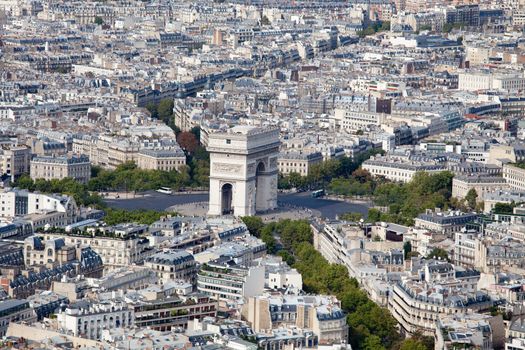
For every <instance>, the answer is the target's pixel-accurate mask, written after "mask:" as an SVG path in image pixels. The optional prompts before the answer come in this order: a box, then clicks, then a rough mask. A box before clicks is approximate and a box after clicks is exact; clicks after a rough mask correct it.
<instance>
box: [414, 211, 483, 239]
mask: <svg viewBox="0 0 525 350" xmlns="http://www.w3.org/2000/svg"><path fill="white" fill-rule="evenodd" d="M477 217H478V215H477V214H475V213H463V212H460V211H446V212H441V211H435V212H434V211H431V210H427V211H426V212H425V213H423V214H419V215H418V216H417V218H416V219H415V225H414V226H415V227H418V228H425V229H427V230H430V231H434V232H439V233H442V234H445V235H447V236H450V237H453V236H454V234H455V233H456V232H460V231H461V230H463V229H464V228H465V227H466V225H467V224H468V223H469V222H473V221H475V220H476V218H477Z"/></svg>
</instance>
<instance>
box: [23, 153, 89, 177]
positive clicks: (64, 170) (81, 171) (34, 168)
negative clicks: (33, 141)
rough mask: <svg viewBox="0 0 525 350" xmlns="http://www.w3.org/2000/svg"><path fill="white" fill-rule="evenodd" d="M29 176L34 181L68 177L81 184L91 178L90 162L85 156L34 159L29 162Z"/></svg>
mask: <svg viewBox="0 0 525 350" xmlns="http://www.w3.org/2000/svg"><path fill="white" fill-rule="evenodd" d="M30 174H31V178H32V179H33V180H36V179H45V180H52V179H58V180H61V179H64V178H67V177H70V178H72V179H75V180H77V181H79V182H82V183H87V182H88V181H89V179H90V178H91V162H90V161H89V158H88V157H87V156H84V155H82V156H73V157H67V156H63V157H35V158H33V159H32V160H31V162H30Z"/></svg>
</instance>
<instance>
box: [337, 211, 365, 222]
mask: <svg viewBox="0 0 525 350" xmlns="http://www.w3.org/2000/svg"><path fill="white" fill-rule="evenodd" d="M339 219H341V220H346V221H353V222H359V221H361V219H363V215H361V213H344V214H342V215H341V216H340V217H339Z"/></svg>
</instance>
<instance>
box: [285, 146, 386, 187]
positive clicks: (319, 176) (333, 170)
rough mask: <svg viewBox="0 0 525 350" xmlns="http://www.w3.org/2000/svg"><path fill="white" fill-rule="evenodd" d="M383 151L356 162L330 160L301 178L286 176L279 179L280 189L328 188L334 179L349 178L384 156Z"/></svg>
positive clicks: (361, 155)
mask: <svg viewBox="0 0 525 350" xmlns="http://www.w3.org/2000/svg"><path fill="white" fill-rule="evenodd" d="M382 153H383V151H382V150H379V149H373V150H370V151H367V152H364V153H362V154H360V155H359V156H357V157H356V158H355V159H354V160H353V159H351V158H348V157H346V156H345V157H342V158H339V159H330V160H327V161H324V162H322V163H320V164H316V165H313V166H312V167H311V168H310V169H309V171H308V175H307V176H301V175H300V174H298V173H290V174H289V175H286V176H280V177H279V188H280V189H291V188H297V189H314V188H320V187H326V186H328V185H329V184H330V182H331V181H332V180H333V179H336V178H343V179H346V178H349V177H351V175H352V173H353V172H354V171H356V170H358V169H359V167H360V166H361V164H362V163H363V162H364V161H365V160H367V159H368V158H370V157H371V156H373V155H376V154H382Z"/></svg>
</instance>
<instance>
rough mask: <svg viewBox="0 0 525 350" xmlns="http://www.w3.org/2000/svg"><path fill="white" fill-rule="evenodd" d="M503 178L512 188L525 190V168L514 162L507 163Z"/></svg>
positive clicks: (504, 166)
mask: <svg viewBox="0 0 525 350" xmlns="http://www.w3.org/2000/svg"><path fill="white" fill-rule="evenodd" d="M503 178H504V179H505V180H506V181H507V183H508V184H509V187H510V188H511V189H513V190H517V191H525V169H522V168H519V167H517V166H515V165H512V164H505V165H503Z"/></svg>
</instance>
